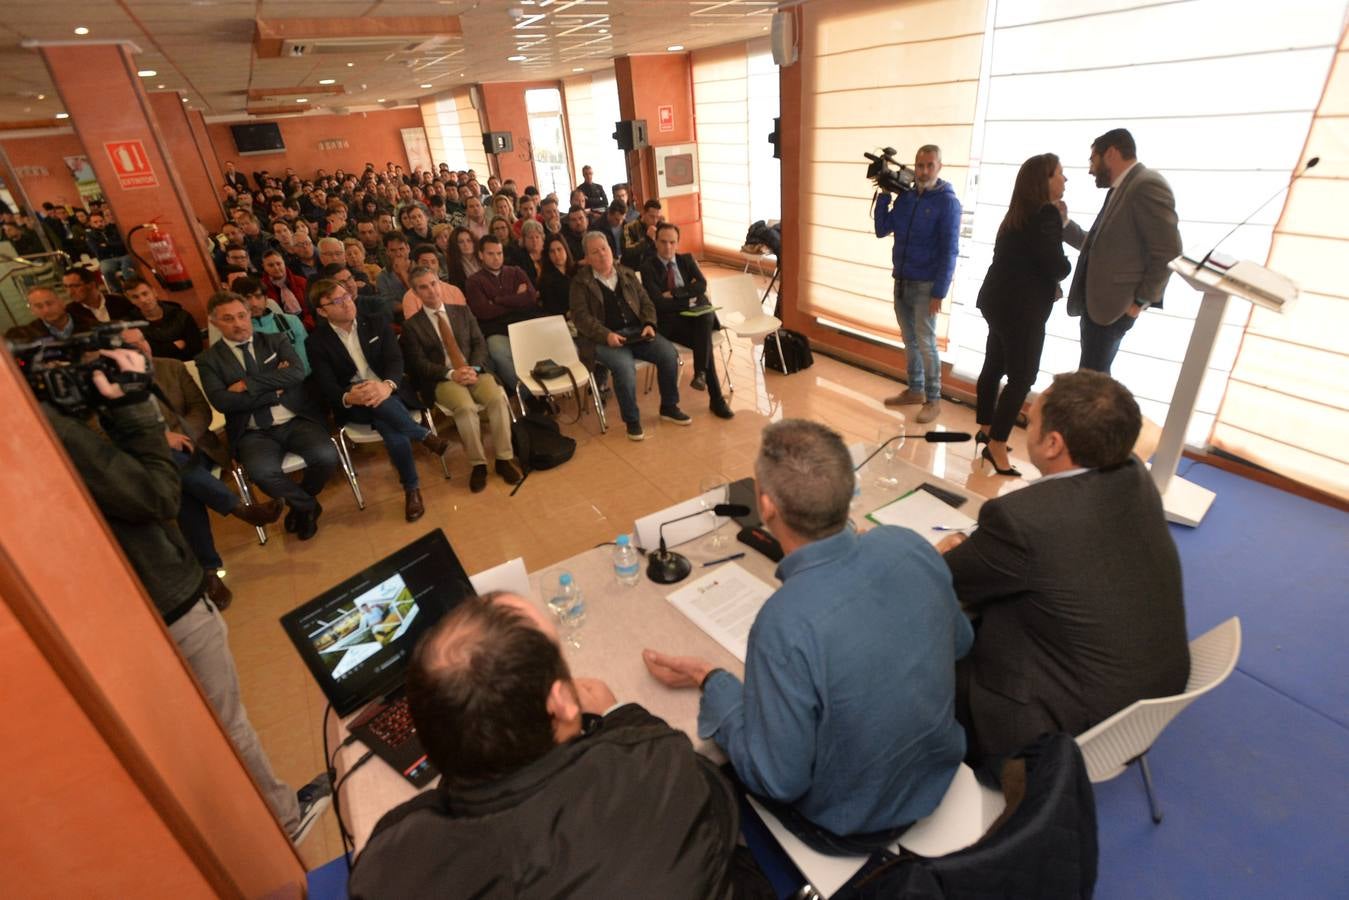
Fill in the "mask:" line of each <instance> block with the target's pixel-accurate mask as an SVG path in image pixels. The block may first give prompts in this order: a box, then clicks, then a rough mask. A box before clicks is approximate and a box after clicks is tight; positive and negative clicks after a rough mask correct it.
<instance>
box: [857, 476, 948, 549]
mask: <svg viewBox="0 0 1349 900" xmlns="http://www.w3.org/2000/svg"><path fill="white" fill-rule="evenodd" d="M867 518H868V519H870V520H871V521H872V522H875V523H876V524H877V525H899V526H901V527H903V528H911V529H913V530H914V531H916V532H918V534H919V535H920V536H921V537H923V538H925V539H926V540H927V542H928V543H929V544H933V545H935V544H937V543H938V542H939V541H940V540H941V539H942V538H944V537H946V536H947V535H949V534H951V533H952V530H953V529H972V528H973V527H974V520H973V519H971V518H970V517H969V516H967V515H965V514H964V513H963V512H961V511H960V510H958V509H954V508H952V507H950V506H948V505H947V504H945V503H943V502H942V501H940V500H938V499H937V498H936V497H934V496H932V495H931V494H929V493H928V492H927V491H918V490H916V491H913V492H912V493H909V494H906V495H904V496H903V497H900V498H899V499H898V500H893V501H891V502H890V503H887V504H886V505H885V506H882V507H881V508H880V509H877V510H873V511H872V512H870V513H867ZM965 533H966V534H969V532H968V531H966V532H965Z"/></svg>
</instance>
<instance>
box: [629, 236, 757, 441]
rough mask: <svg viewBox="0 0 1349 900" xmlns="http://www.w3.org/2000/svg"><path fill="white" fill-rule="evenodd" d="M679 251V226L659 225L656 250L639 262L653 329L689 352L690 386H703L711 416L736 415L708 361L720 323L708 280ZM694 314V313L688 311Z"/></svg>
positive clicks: (714, 368) (711, 364)
mask: <svg viewBox="0 0 1349 900" xmlns="http://www.w3.org/2000/svg"><path fill="white" fill-rule="evenodd" d="M678 251H679V226H678V225H675V224H673V223H671V222H665V223H662V224H661V225H660V226H659V227H658V228H657V229H656V253H655V255H654V256H651V257H648V258H647V260H646V261H645V262H643V263H642V269H641V273H642V286H643V287H644V288H646V292H647V294H649V295H650V297H651V302H652V303H654V304H656V330H657V331H659V332H660V333H661V334H663V335H665V337H667V338H669V339H670V340H672V341H674V342H675V343H676V344H683V345H684V346H685V347H688V348H689V349H691V350H692V351H693V381H692V383H691V384H690V385H689V386H690V387H692V388H693V389H694V390H698V391H701V390H706V391H707V397H708V400H709V401H710V403H711V409H712V414H713V415H715V416H719V417H720V418H723V419H729V418H731V417H733V416H734V415H735V413H733V412H731V407H730V404H728V403H727V402H726V398H725V397H724V396H722V393H721V382H720V381H719V380H718V379H717V367H716V364H715V363H713V361H712V332H713V331H715V330H716V329H717V328H720V327H721V325H720V323H719V322H718V321H717V314H716V313H715V312H712V307H711V304H709V303H708V302H707V279H706V278H704V277H703V272H702V270H701V269H699V268H698V263H697V261H696V260H695V259H694V258H693V255H692V254H689V253H680V252H678ZM692 313H697V315H692Z"/></svg>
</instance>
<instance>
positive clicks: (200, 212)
mask: <svg viewBox="0 0 1349 900" xmlns="http://www.w3.org/2000/svg"><path fill="white" fill-rule="evenodd" d="M150 108H151V109H152V110H153V111H154V115H155V121H156V122H158V123H159V132H160V134H162V135H163V136H164V142H165V144H166V145H167V146H168V151H169V155H170V156H172V157H173V164H174V166H175V167H176V168H177V169H178V174H179V175H181V176H182V178H183V187H184V188H186V189H187V195H188V199H190V200H191V201H192V210H193V212H195V213H196V214H197V218H198V219H200V220H201V223H202V224H203V225H205V226H206V227H207V228H212V229H214V228H216V227H217V226H218V225H219V224H220V223H221V222H222V220H223V218H224V210H223V209H222V208H221V205H220V194H219V192H218V191H217V190H216V189H215V187H214V181H215V175H214V173H213V172H212V171H211V170H210V169H208V168H207V166H206V160H204V159H203V158H202V155H201V150H200V149H199V148H198V147H197V140H196V137H195V136H194V135H193V133H192V125H191V123H190V122H189V121H188V111H187V110H186V109H184V108H183V102H182V97H181V96H180V95H179V94H178V92H177V91H173V92H169V91H161V92H156V93H152V94H150Z"/></svg>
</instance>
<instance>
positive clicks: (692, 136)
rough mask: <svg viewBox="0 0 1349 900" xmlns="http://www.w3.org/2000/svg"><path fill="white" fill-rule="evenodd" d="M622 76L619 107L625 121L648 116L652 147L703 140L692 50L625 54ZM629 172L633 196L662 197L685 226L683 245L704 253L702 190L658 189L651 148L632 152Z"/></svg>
mask: <svg viewBox="0 0 1349 900" xmlns="http://www.w3.org/2000/svg"><path fill="white" fill-rule="evenodd" d="M614 74H615V76H616V77H617V80H618V111H619V115H621V116H622V117H623V119H624V121H627V120H629V119H645V120H646V138H647V141H649V142H650V144H651V147H668V146H671V145H674V144H692V143H694V142H696V141H697V139H698V135H697V129H696V128H695V126H694V121H693V58H692V57H691V56H689V54H687V53H658V54H651V55H644V56H621V57H619V58H618V59H616V60H614ZM663 106H668V107H670V112H671V113H672V115H673V118H674V121H673V122H672V123H671V125H672V127H671V129H670V130H669V131H661V130H660V112H661V107H663ZM628 177H629V179H630V180H631V182H632V194H633V199H634V200H635V201H636V202H638V203H641V202H644V201H645V200H647V199H649V198H651V197H656V198H657V199H659V200H660V202H661V212H662V213H663V214H664V215H665V218H666V220H667V221H670V222H673V223H675V224H676V225H678V226H679V230H680V241H679V249H680V250H681V251H684V252H687V253H693V254H695V255H699V256H701V255H702V252H703V216H702V203H701V199H700V197H699V195H698V194H696V193H694V194H684V195H681V196H677V197H661V196H660V195H659V192H658V191H657V190H656V167H655V156H654V154H653V153H652V151H651V148H650V147H648V148H644V149H642V150H633V151H630V152H629V153H628Z"/></svg>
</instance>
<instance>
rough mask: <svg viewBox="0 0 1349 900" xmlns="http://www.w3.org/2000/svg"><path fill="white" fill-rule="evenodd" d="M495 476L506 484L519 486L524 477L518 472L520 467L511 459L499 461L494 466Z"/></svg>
mask: <svg viewBox="0 0 1349 900" xmlns="http://www.w3.org/2000/svg"><path fill="white" fill-rule="evenodd" d="M496 470H497V474H498V475H500V476H501V480H502V481H504V482H506V483H507V484H519V483H520V481H521V479H523V478H524V477H525V476H524V474H523V473H521V471H520V467H519V466H518V465H517V464H516V462H515V460H513V459H499V460H497V464H496Z"/></svg>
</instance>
